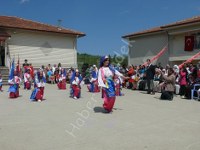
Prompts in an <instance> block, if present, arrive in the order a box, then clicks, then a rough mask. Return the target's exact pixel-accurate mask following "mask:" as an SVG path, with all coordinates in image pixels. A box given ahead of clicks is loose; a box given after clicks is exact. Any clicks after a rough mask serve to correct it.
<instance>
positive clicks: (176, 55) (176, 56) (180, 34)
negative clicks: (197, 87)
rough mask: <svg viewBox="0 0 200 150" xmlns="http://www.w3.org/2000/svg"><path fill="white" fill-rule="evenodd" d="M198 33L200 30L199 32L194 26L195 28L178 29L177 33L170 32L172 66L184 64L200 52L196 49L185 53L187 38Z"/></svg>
mask: <svg viewBox="0 0 200 150" xmlns="http://www.w3.org/2000/svg"><path fill="white" fill-rule="evenodd" d="M199 29H200V27H199ZM198 32H200V30H199V31H198V30H197V28H196V26H194V28H192V27H187V28H184V29H183V28H181V29H177V32H176V31H175V30H173V31H170V32H169V34H170V35H169V43H170V44H169V49H170V56H169V60H170V61H171V63H172V64H176V63H182V62H184V61H185V60H187V59H189V58H190V57H192V56H194V55H195V54H197V53H198V52H199V49H194V50H193V51H184V48H185V36H187V35H191V34H193V33H198ZM198 59H200V58H198Z"/></svg>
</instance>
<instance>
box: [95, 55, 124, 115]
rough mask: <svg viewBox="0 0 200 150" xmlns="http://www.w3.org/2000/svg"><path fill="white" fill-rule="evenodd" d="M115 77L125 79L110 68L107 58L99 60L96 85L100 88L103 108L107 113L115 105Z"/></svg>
mask: <svg viewBox="0 0 200 150" xmlns="http://www.w3.org/2000/svg"><path fill="white" fill-rule="evenodd" d="M115 75H117V76H120V77H123V78H125V77H124V76H123V75H122V74H121V73H119V72H118V71H117V70H115V69H114V68H112V67H111V66H110V63H109V57H108V56H103V57H102V58H101V60H100V69H99V74H98V83H99V86H100V87H102V98H103V100H104V104H103V107H104V109H105V110H106V111H107V112H111V111H112V109H113V106H114V104H115V99H116V93H115V84H114V76H115Z"/></svg>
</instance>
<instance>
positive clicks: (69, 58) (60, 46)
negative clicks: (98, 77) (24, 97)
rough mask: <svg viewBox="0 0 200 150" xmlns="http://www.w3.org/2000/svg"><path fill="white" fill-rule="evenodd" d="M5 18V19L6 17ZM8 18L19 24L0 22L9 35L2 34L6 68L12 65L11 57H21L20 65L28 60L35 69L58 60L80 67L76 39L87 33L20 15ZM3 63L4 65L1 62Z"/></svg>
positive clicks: (1, 27) (66, 64) (67, 64)
mask: <svg viewBox="0 0 200 150" xmlns="http://www.w3.org/2000/svg"><path fill="white" fill-rule="evenodd" d="M2 18H3V20H4V21H6V19H5V16H2ZM9 18H11V19H10V20H11V22H12V21H14V20H17V21H18V22H19V23H18V24H16V25H13V27H10V24H5V25H2V24H1V23H0V32H1V31H2V32H3V33H6V34H7V35H8V36H7V37H4V38H3V36H2V37H1V34H0V40H1V45H2V46H3V47H4V49H5V66H6V67H9V65H10V60H11V59H12V58H15V60H17V59H18V57H19V58H20V64H22V63H24V60H25V59H27V60H28V63H31V64H32V65H33V67H35V68H39V67H41V65H44V66H47V65H48V64H51V65H54V64H58V63H61V64H62V67H65V68H69V67H75V68H76V67H77V39H78V38H79V37H82V36H85V34H84V33H81V32H78V31H73V30H69V29H64V28H60V27H56V26H50V25H46V24H42V23H38V22H33V21H29V20H24V19H21V18H16V17H13V18H12V17H9ZM12 19H13V20H12ZM0 21H1V16H0ZM31 23H32V24H31ZM29 24H30V25H29ZM15 62H16V61H15ZM0 63H1V64H0V65H2V62H1V61H0Z"/></svg>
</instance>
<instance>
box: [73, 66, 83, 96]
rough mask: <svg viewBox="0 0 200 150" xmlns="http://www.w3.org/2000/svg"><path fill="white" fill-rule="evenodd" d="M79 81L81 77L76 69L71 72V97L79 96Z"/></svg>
mask: <svg viewBox="0 0 200 150" xmlns="http://www.w3.org/2000/svg"><path fill="white" fill-rule="evenodd" d="M81 81H82V77H81V75H80V73H79V71H78V69H76V71H74V72H73V74H72V77H71V79H70V83H71V91H70V96H71V97H73V98H74V99H78V98H80V96H81V86H80V83H81Z"/></svg>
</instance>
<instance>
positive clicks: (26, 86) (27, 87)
mask: <svg viewBox="0 0 200 150" xmlns="http://www.w3.org/2000/svg"><path fill="white" fill-rule="evenodd" d="M25 88H26V89H27V90H30V89H31V83H30V82H29V81H27V82H26V83H25Z"/></svg>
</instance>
